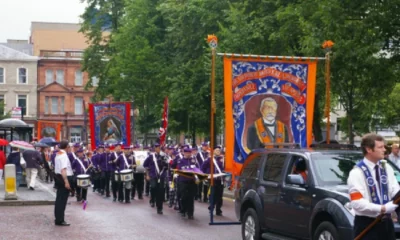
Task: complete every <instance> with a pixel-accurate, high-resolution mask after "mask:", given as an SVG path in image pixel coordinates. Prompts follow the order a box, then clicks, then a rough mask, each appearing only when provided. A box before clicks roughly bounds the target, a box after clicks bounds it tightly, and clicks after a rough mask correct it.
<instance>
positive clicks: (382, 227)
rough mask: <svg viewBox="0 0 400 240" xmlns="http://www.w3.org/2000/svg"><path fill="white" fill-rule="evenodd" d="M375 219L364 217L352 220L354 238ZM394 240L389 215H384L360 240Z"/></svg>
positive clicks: (394, 236)
mask: <svg viewBox="0 0 400 240" xmlns="http://www.w3.org/2000/svg"><path fill="white" fill-rule="evenodd" d="M374 220H375V219H374V218H370V217H364V216H356V217H355V218H354V238H355V237H357V236H358V235H359V234H360V233H361V232H362V231H363V230H364V229H365V228H366V227H367V226H368V225H369V224H370V223H372V222H373V221H374ZM376 239H385V240H395V239H396V235H395V232H394V226H393V221H392V218H391V216H390V215H386V216H385V217H384V218H383V219H382V220H381V221H380V222H378V223H377V224H376V225H375V226H374V227H373V228H371V230H369V231H368V232H367V233H366V234H365V235H364V237H363V238H362V240H376Z"/></svg>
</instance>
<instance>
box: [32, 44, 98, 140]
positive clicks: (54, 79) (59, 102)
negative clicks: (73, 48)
mask: <svg viewBox="0 0 400 240" xmlns="http://www.w3.org/2000/svg"><path fill="white" fill-rule="evenodd" d="M81 56H82V52H66V51H57V52H49V51H41V59H40V60H39V62H38V120H42V121H53V122H61V123H62V125H63V127H62V134H61V138H62V139H68V140H70V141H72V142H78V141H85V139H86V136H85V135H86V134H84V130H85V126H84V125H85V124H84V123H85V122H84V107H83V103H85V104H86V109H88V107H87V104H88V103H89V102H91V97H92V96H93V95H94V93H93V91H89V90H85V85H86V83H87V82H88V74H87V73H82V81H80V80H79V79H81V78H80V76H81V75H80V73H79V71H80V68H81V64H80V61H81V58H80V57H81ZM76 76H77V77H76ZM77 79H78V80H77ZM87 117H88V116H87ZM87 120H88V119H87ZM88 123H89V121H87V126H86V129H87V131H89V126H88Z"/></svg>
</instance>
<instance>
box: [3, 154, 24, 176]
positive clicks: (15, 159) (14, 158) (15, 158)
mask: <svg viewBox="0 0 400 240" xmlns="http://www.w3.org/2000/svg"><path fill="white" fill-rule="evenodd" d="M6 164H14V165H15V172H16V173H22V167H21V163H20V152H12V153H10V155H8V157H7V162H6Z"/></svg>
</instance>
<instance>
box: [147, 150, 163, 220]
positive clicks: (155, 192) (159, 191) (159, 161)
mask: <svg viewBox="0 0 400 240" xmlns="http://www.w3.org/2000/svg"><path fill="white" fill-rule="evenodd" d="M154 151H155V152H154V153H151V154H150V156H148V157H147V158H146V160H145V161H144V163H143V167H144V168H146V170H147V171H146V173H147V174H146V179H147V180H149V182H150V188H151V189H150V191H151V194H150V206H151V207H154V205H156V206H157V213H158V214H163V211H162V210H163V202H164V184H165V183H164V181H165V176H166V175H167V168H168V166H167V164H168V163H167V159H166V157H165V156H163V155H161V149H160V144H155V145H154Z"/></svg>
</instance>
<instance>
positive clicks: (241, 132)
mask: <svg viewBox="0 0 400 240" xmlns="http://www.w3.org/2000/svg"><path fill="white" fill-rule="evenodd" d="M316 71H317V62H316V61H310V60H305V61H303V60H296V61H295V60H269V59H263V60H261V59H251V58H240V57H230V56H229V57H224V98H225V134H226V135H225V143H226V152H225V161H226V165H225V170H226V171H227V172H231V173H232V175H233V176H237V175H239V174H240V172H241V169H242V166H243V163H244V161H245V159H246V158H247V157H248V156H250V155H251V152H252V151H253V150H254V149H259V148H264V144H266V143H270V142H284V143H298V144H300V146H301V147H308V146H309V145H310V144H311V143H312V123H313V116H314V115H313V113H314V101H315V100H314V98H315V85H316Z"/></svg>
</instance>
